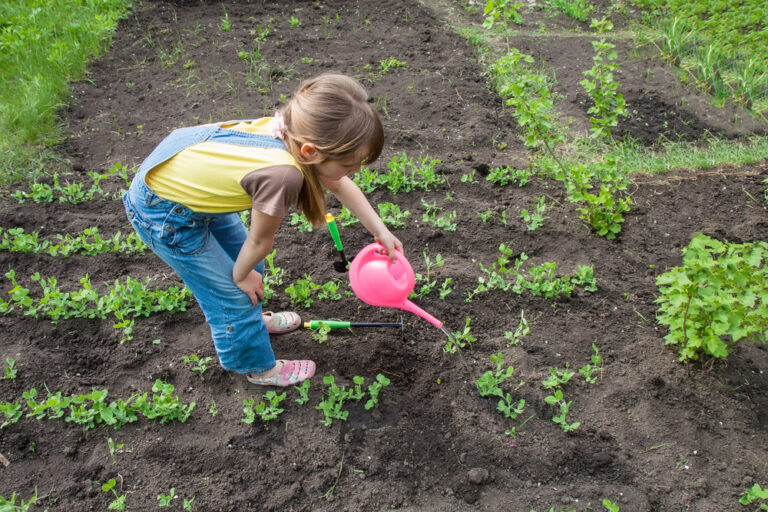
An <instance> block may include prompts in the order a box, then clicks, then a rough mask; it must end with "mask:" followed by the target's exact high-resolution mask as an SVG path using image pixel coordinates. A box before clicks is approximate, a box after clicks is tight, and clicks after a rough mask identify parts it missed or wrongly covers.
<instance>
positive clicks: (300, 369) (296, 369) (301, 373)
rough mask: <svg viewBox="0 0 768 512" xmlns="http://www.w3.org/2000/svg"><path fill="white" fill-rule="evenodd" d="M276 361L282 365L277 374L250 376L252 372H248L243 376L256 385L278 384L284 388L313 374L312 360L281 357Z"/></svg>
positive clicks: (313, 365)
mask: <svg viewBox="0 0 768 512" xmlns="http://www.w3.org/2000/svg"><path fill="white" fill-rule="evenodd" d="M277 363H278V364H280V363H283V367H282V368H280V372H278V374H277V375H273V376H272V377H254V376H252V375H253V374H251V373H248V374H246V375H245V378H246V379H248V382H250V383H251V384H256V385H257V386H279V387H281V388H284V387H286V386H293V385H295V384H298V383H299V382H302V381H304V380H307V379H308V378H310V377H312V376H313V375H314V374H315V362H314V361H309V360H300V361H285V360H282V359H281V360H279V361H277Z"/></svg>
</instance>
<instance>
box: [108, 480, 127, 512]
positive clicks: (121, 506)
mask: <svg viewBox="0 0 768 512" xmlns="http://www.w3.org/2000/svg"><path fill="white" fill-rule="evenodd" d="M115 485H117V481H116V480H115V479H114V478H110V479H109V481H108V482H107V483H105V484H104V485H102V486H101V490H102V491H104V492H107V493H108V492H110V491H112V495H113V496H114V497H115V499H114V500H112V502H111V503H110V504H109V507H108V508H109V510H125V507H126V503H125V499H126V498H127V497H128V495H127V494H118V492H117V490H116V489H115Z"/></svg>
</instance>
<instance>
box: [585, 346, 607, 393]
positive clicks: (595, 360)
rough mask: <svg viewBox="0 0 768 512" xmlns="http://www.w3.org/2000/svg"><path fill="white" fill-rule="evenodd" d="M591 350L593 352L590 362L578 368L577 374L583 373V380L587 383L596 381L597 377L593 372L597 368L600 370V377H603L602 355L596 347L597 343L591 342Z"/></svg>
mask: <svg viewBox="0 0 768 512" xmlns="http://www.w3.org/2000/svg"><path fill="white" fill-rule="evenodd" d="M592 350H593V351H594V352H595V353H594V354H592V356H591V361H592V362H591V363H589V364H585V365H584V366H582V367H581V369H580V370H579V374H581V375H583V376H584V380H586V381H587V383H589V384H594V383H595V382H597V377H596V376H594V373H595V372H596V371H597V370H599V371H600V378H601V379H602V378H603V356H601V355H600V351H599V350H598V349H597V345H595V344H594V343H592Z"/></svg>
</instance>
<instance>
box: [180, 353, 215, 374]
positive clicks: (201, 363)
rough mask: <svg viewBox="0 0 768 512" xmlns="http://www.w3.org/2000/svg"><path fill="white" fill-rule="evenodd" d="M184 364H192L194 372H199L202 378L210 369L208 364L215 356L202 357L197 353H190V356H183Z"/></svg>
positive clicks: (191, 367)
mask: <svg viewBox="0 0 768 512" xmlns="http://www.w3.org/2000/svg"><path fill="white" fill-rule="evenodd" d="M181 359H182V360H183V361H184V364H186V365H188V366H190V369H191V370H192V371H193V372H199V373H200V378H201V379H202V378H203V374H204V373H205V371H206V370H207V369H208V364H209V363H210V362H211V361H213V357H211V356H207V357H203V358H200V357H198V355H197V354H189V355H188V356H181Z"/></svg>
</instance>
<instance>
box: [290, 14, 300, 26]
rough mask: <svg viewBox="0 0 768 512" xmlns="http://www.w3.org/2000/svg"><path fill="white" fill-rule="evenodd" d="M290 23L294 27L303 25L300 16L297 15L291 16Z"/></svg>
mask: <svg viewBox="0 0 768 512" xmlns="http://www.w3.org/2000/svg"><path fill="white" fill-rule="evenodd" d="M290 23H291V26H292V27H293V28H298V27H300V26H301V21H299V18H297V17H296V16H291V19H290Z"/></svg>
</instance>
